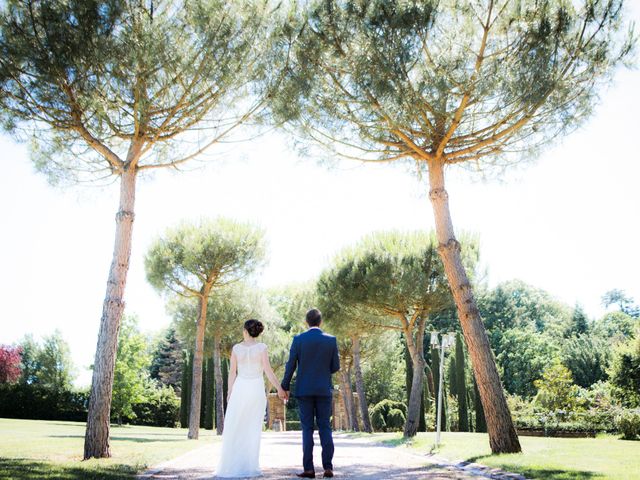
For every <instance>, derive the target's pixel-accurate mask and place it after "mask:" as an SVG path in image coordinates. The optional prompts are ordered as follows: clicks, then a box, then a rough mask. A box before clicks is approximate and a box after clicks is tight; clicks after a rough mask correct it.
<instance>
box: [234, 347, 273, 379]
mask: <svg viewBox="0 0 640 480" xmlns="http://www.w3.org/2000/svg"><path fill="white" fill-rule="evenodd" d="M265 347H266V345H265V344H264V343H257V344H255V345H251V346H250V347H246V346H244V345H242V344H237V345H236V346H234V347H233V348H234V349H235V352H236V358H237V359H238V376H239V377H242V378H257V377H260V376H261V375H262V352H263V351H264V349H265Z"/></svg>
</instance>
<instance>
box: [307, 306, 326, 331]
mask: <svg viewBox="0 0 640 480" xmlns="http://www.w3.org/2000/svg"><path fill="white" fill-rule="evenodd" d="M320 322H322V313H320V310H318V309H317V308H312V309H311V310H309V311H308V312H307V325H309V326H310V327H318V326H320Z"/></svg>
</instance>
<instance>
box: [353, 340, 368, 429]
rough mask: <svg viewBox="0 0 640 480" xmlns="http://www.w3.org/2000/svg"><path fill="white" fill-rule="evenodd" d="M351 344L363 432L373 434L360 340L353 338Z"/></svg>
mask: <svg viewBox="0 0 640 480" xmlns="http://www.w3.org/2000/svg"><path fill="white" fill-rule="evenodd" d="M351 344H352V351H353V370H354V373H355V377H356V392H358V403H359V404H360V413H361V415H362V430H363V431H365V432H367V433H373V428H371V419H370V418H369V407H368V406H367V398H366V397H365V395H364V379H363V378H362V368H361V366H360V338H359V337H353V338H352V339H351Z"/></svg>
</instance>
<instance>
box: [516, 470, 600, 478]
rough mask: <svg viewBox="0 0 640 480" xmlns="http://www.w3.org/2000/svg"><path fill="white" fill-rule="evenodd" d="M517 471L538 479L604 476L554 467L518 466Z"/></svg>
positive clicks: (527, 476)
mask: <svg viewBox="0 0 640 480" xmlns="http://www.w3.org/2000/svg"><path fill="white" fill-rule="evenodd" d="M517 473H519V474H520V475H524V476H525V477H526V478H535V479H540V480H585V479H597V478H605V477H604V475H602V474H600V473H596V472H587V471H584V470H558V469H554V468H519V469H517Z"/></svg>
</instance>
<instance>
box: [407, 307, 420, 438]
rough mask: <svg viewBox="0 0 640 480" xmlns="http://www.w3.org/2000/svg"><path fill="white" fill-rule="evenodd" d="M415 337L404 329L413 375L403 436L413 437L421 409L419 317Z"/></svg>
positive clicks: (418, 424)
mask: <svg viewBox="0 0 640 480" xmlns="http://www.w3.org/2000/svg"><path fill="white" fill-rule="evenodd" d="M416 327H417V328H416V338H415V340H414V339H413V335H412V332H410V331H405V332H404V335H405V341H406V344H407V349H408V350H409V354H410V355H411V362H412V363H411V365H412V367H413V376H412V379H411V395H410V396H409V405H408V406H407V421H406V422H405V424H404V437H405V438H408V437H413V436H415V435H416V433H417V432H418V428H419V426H420V412H421V411H422V408H423V407H422V405H423V403H422V383H423V382H424V366H425V361H424V351H423V342H424V328H425V320H424V319H423V318H419V319H418V320H417V321H416Z"/></svg>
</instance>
